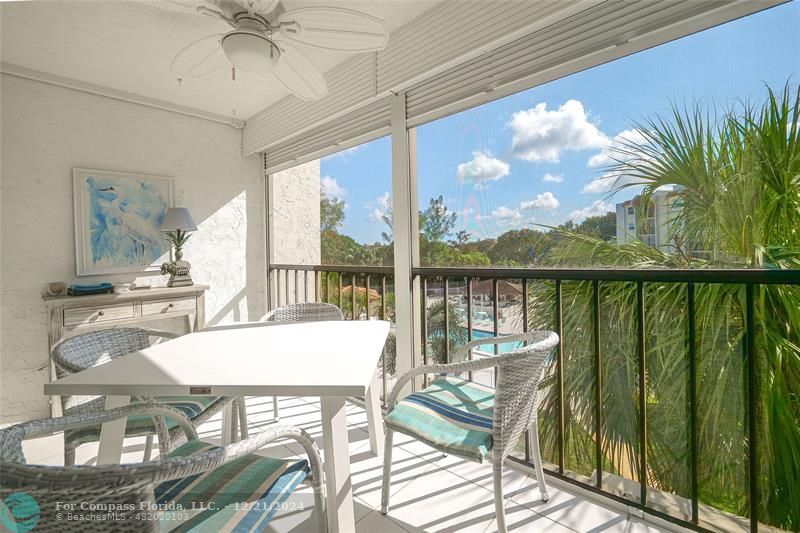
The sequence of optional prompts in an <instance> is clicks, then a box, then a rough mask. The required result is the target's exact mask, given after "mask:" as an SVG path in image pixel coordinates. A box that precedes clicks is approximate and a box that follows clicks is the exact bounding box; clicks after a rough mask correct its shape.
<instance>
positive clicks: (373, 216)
mask: <svg viewBox="0 0 800 533" xmlns="http://www.w3.org/2000/svg"><path fill="white" fill-rule="evenodd" d="M367 207H368V208H370V209H372V211H370V213H369V215H367V220H369V221H370V222H379V223H381V224H383V217H384V216H385V215H386V214H388V213H389V210H390V209H391V208H392V197H391V196H390V195H389V193H388V192H385V193H383V194H382V195H380V196H378V197H377V198H375V201H373V202H370V203H369V204H367Z"/></svg>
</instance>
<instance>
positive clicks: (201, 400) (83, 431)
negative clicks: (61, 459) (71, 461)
mask: <svg viewBox="0 0 800 533" xmlns="http://www.w3.org/2000/svg"><path fill="white" fill-rule="evenodd" d="M216 400H217V397H215V396H159V397H157V398H156V401H157V402H159V403H164V404H167V405H169V406H171V407H174V408H175V409H178V410H179V411H181V412H182V413H183V414H185V415H186V416H187V417H188V418H189V420H192V419H194V418H195V417H197V416H198V415H200V413H202V412H203V411H205V410H206V409H208V407H209V406H210V405H211V404H212V403H214V402H215V401H216ZM93 402H95V403H97V406H96V409H104V405H105V400H104V399H103V398H97V399H96V400H93ZM93 407H94V406H93ZM86 410H87V406H86V405H78V406H75V407H73V408H72V409H68V410H67V411H66V412H65V413H64V415H69V414H72V412H85V411H86ZM165 420H166V422H167V428H168V429H172V428H174V427H175V426H177V422H175V420H174V419H172V418H169V417H165ZM100 427H101V426H89V427H84V428H79V429H71V430H67V431H65V432H64V440H66V441H68V442H70V443H72V444H73V445H74V446H78V445H80V444H85V443H87V442H95V441H98V440H99V439H100ZM155 430H156V429H155V427H154V425H153V419H152V418H151V417H149V416H146V415H137V416H131V417H128V422H127V425H126V426H125V435H126V436H128V437H132V436H136V435H146V434H149V433H155Z"/></svg>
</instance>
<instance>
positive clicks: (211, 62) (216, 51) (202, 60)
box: [170, 33, 230, 77]
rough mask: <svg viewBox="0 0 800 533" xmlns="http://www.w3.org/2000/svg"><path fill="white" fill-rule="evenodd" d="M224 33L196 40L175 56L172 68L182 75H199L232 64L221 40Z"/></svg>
mask: <svg viewBox="0 0 800 533" xmlns="http://www.w3.org/2000/svg"><path fill="white" fill-rule="evenodd" d="M223 35H225V34H224V33H219V34H215V35H209V36H208V37H203V38H202V39H200V40H199V41H195V42H193V43H192V44H190V45H189V46H187V47H186V48H184V49H183V50H181V51H180V52H178V55H176V56H175V59H173V60H172V65H171V66H170V70H171V71H172V72H175V73H176V74H181V75H182V76H190V77H199V76H205V75H206V74H210V73H212V72H214V71H215V70H218V69H220V68H222V67H224V66H226V65H230V62H229V61H228V58H227V56H226V55H225V52H223V51H222V46H221V45H220V40H221V39H222V36H223Z"/></svg>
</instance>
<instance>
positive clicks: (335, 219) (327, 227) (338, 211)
mask: <svg viewBox="0 0 800 533" xmlns="http://www.w3.org/2000/svg"><path fill="white" fill-rule="evenodd" d="M344 207H345V204H344V200H339V199H336V198H328V197H327V196H326V195H325V191H324V190H323V191H321V192H320V197H319V229H320V231H322V232H325V231H332V232H338V231H339V228H341V227H342V224H343V223H344Z"/></svg>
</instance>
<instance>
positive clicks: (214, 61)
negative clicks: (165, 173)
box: [133, 0, 389, 100]
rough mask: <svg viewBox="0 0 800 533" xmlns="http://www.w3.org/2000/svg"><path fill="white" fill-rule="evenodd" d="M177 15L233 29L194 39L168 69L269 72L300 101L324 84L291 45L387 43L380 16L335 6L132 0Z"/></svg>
mask: <svg viewBox="0 0 800 533" xmlns="http://www.w3.org/2000/svg"><path fill="white" fill-rule="evenodd" d="M133 1H134V2H136V3H137V4H140V5H144V6H147V7H151V8H156V9H160V10H162V11H168V12H173V13H181V14H195V13H197V14H201V15H207V16H211V17H215V18H218V19H220V20H223V21H225V22H226V23H227V24H229V25H230V26H231V27H232V28H233V29H232V30H231V31H228V32H225V33H218V34H213V35H209V36H208V37H204V38H202V39H200V40H198V41H195V42H193V43H192V44H190V45H188V46H187V47H186V48H184V49H183V50H181V51H180V52H178V54H177V55H176V56H175V58H174V59H173V60H172V65H171V67H170V68H171V70H172V71H173V72H175V73H176V74H179V75H181V76H189V77H199V76H205V75H207V74H210V73H212V72H214V71H216V70H219V69H221V68H223V67H225V66H233V75H234V77H235V72H236V69H240V70H244V71H247V72H254V73H266V72H270V71H271V72H272V73H273V74H274V75H275V77H276V78H278V80H279V81H280V82H281V83H282V84H283V85H284V86H285V87H286V88H287V89H288V90H289V91H291V92H292V93H294V94H295V95H297V96H298V97H300V98H302V99H303V100H316V99H317V98H321V97H322V96H325V95H326V94H327V92H328V86H327V84H326V83H325V76H324V75H323V74H322V71H321V70H320V69H319V67H318V66H317V65H316V64H315V63H314V62H313V61H312V60H311V58H309V57H308V55H306V53H305V52H303V51H302V50H301V49H300V48H299V47H297V46H295V44H301V45H306V46H311V47H314V48H319V49H322V50H335V51H345V52H373V51H376V50H382V49H384V48H385V47H386V44H387V42H388V40H389V34H388V31H387V29H386V24H385V23H384V21H383V20H381V19H379V18H376V17H373V16H371V15H368V14H366V13H362V12H360V11H354V10H351V9H344V8H340V7H327V6H321V7H303V8H299V9H295V10H291V11H287V12H281V11H282V10H281V9H280V5H279V4H280V0H204V1H202V2H198V1H197V0H194V1H193V0H133Z"/></svg>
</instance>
